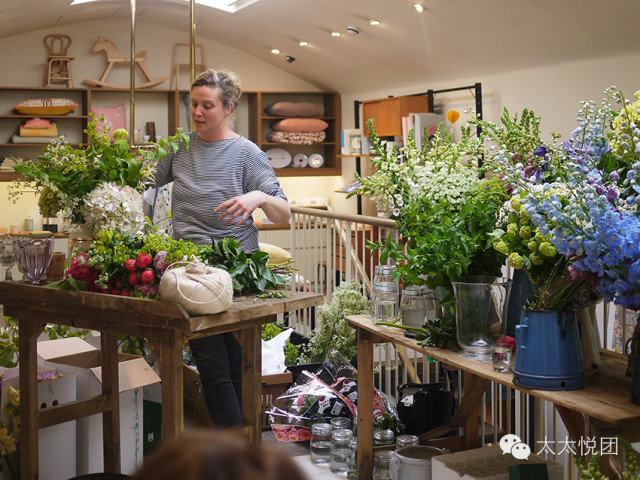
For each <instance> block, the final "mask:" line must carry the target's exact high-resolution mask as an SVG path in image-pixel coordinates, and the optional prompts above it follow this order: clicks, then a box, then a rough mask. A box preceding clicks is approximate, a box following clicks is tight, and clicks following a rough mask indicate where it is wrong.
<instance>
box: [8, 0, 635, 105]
mask: <svg viewBox="0 0 640 480" xmlns="http://www.w3.org/2000/svg"><path fill="white" fill-rule="evenodd" d="M418 1H421V3H423V5H424V6H425V11H424V12H423V13H421V14H419V13H417V12H416V11H415V10H414V9H413V8H412V7H411V3H412V2H411V0H314V1H311V0H260V1H258V2H256V3H253V4H252V5H249V6H248V7H246V8H244V9H242V10H240V11H239V12H236V13H234V14H231V13H226V12H222V11H220V10H214V9H211V8H208V7H203V6H197V8H196V23H197V29H196V35H197V37H202V38H207V39H210V40H213V41H216V42H220V43H223V44H226V45H229V46H231V47H234V48H237V49H239V50H242V51H244V52H246V53H248V54H250V55H253V56H255V57H257V58H260V59H261V60H264V61H266V62H269V63H272V64H274V65H275V66H277V67H279V68H282V69H284V70H286V71H288V72H290V73H291V74H293V75H295V76H297V77H300V78H302V79H303V80H306V81H308V82H309V83H311V84H313V85H316V86H317V87H318V88H321V89H328V90H337V91H339V92H341V93H343V94H347V93H357V92H361V91H369V90H381V89H385V88H389V86H395V87H402V86H409V85H416V84H426V83H436V82H443V81H447V80H450V79H457V78H464V77H469V76H472V77H474V78H479V77H480V76H482V75H485V74H494V73H500V72H504V71H507V70H512V69H522V68H527V67H535V66H541V65H545V64H555V63H562V62H568V61H572V60H580V59H587V58H591V57H600V56H614V55H619V54H624V53H629V52H637V51H638V50H639V46H638V45H639V43H638V33H637V32H638V28H639V25H640V0H606V1H605V0H535V1H531V0H528V1H526V0H418ZM69 3H70V0H2V1H0V38H3V37H8V36H12V35H15V34H19V33H22V32H26V31H32V30H39V29H43V28H48V27H54V26H63V25H68V24H73V23H76V22H82V21H87V20H99V19H103V18H122V19H129V18H130V2H129V1H128V0H102V1H100V2H96V3H85V4H81V5H75V6H73V7H72V6H70V5H69ZM188 12H189V10H188V4H187V3H186V2H180V1H179V0H138V1H137V10H136V19H137V20H138V21H144V22H149V23H155V24H160V25H165V26H168V27H172V28H176V29H179V30H183V31H184V32H185V33H187V32H188V31H189V20H188V18H189V15H188ZM371 18H375V19H378V20H380V21H381V22H382V23H381V25H379V26H377V27H373V26H371V25H369V19H371ZM349 25H354V26H356V27H358V28H359V30H360V34H358V35H349V34H347V32H346V31H347V26H349ZM331 30H337V31H340V32H341V33H342V37H340V38H333V37H331V36H330V32H331ZM300 40H307V41H308V42H309V43H310V45H309V46H308V47H300V46H299V45H298V42H299V41H300ZM274 47H276V48H279V49H280V50H281V51H282V54H281V55H277V56H276V55H273V54H272V53H270V49H271V48H274ZM286 55H290V56H292V57H295V59H296V61H295V62H293V63H287V62H286V61H285V58H284V57H285V56H286ZM630 68H635V69H638V66H637V65H630ZM577 81H578V80H577Z"/></svg>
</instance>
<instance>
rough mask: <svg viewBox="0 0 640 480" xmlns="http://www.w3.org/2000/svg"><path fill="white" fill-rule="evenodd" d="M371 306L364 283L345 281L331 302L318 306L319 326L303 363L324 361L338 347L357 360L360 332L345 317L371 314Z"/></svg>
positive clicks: (302, 357)
mask: <svg viewBox="0 0 640 480" xmlns="http://www.w3.org/2000/svg"><path fill="white" fill-rule="evenodd" d="M370 308H371V304H370V302H369V299H368V298H367V297H366V296H364V295H363V294H362V285H361V284H360V283H358V282H353V281H352V282H343V283H341V284H340V285H339V286H338V288H336V290H335V291H334V292H333V296H332V297H331V303H328V304H327V303H325V304H323V305H320V306H319V307H318V308H317V309H316V314H317V320H316V328H315V329H314V330H313V332H312V333H311V337H310V339H309V343H308V344H307V345H306V346H305V347H304V349H303V352H302V354H301V355H300V359H299V363H317V362H322V361H324V359H325V357H326V356H327V355H328V354H329V353H330V352H331V351H332V350H337V351H338V352H340V353H341V354H342V355H343V356H344V357H345V358H346V359H348V360H351V359H353V358H354V357H355V355H356V352H357V345H356V334H355V330H354V329H353V328H351V327H349V325H348V324H347V321H346V320H345V319H344V317H346V316H348V315H364V314H367V313H369V311H370Z"/></svg>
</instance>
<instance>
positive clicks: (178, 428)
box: [0, 282, 324, 480]
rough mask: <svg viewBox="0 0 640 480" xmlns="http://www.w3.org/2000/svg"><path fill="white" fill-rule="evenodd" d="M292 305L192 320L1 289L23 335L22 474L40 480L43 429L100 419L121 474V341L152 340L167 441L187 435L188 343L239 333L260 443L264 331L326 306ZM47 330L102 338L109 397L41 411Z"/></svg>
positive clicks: (254, 304) (164, 310)
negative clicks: (40, 357)
mask: <svg viewBox="0 0 640 480" xmlns="http://www.w3.org/2000/svg"><path fill="white" fill-rule="evenodd" d="M287 293H290V294H291V296H290V297H287V298H268V299H260V298H256V297H247V298H244V297H243V298H241V299H238V300H237V301H234V303H233V304H232V305H231V308H229V310H227V311H225V312H221V313H218V314H215V315H207V316H197V317H192V316H190V315H189V314H188V313H187V312H186V311H185V310H184V309H183V308H182V307H180V306H179V305H177V304H174V303H170V302H163V301H158V300H145V299H140V298H130V297H121V296H115V295H105V294H99V293H89V292H80V291H68V290H57V289H53V288H46V286H34V285H30V284H27V283H24V282H16V283H7V282H0V304H2V305H3V307H4V314H5V315H9V316H13V317H17V318H18V319H19V329H20V345H19V346H20V354H19V361H20V411H21V430H20V467H21V478H22V479H29V480H31V479H37V478H38V429H39V428H44V427H47V426H50V425H56V424H58V423H63V422H66V421H69V420H74V419H77V418H81V417H84V416H89V415H93V414H95V413H102V414H103V432H104V466H105V471H106V472H114V473H119V472H120V430H119V429H120V427H119V425H120V424H119V394H118V391H119V390H118V335H129V336H136V337H144V338H146V339H147V340H148V341H149V342H150V344H151V347H152V349H153V350H154V353H155V359H156V362H157V363H158V365H159V367H160V376H161V378H162V436H163V438H171V437H174V436H176V435H178V434H179V433H180V432H182V429H183V421H184V420H183V398H182V391H183V390H182V350H183V347H184V342H185V341H186V340H189V339H192V338H199V337H204V336H208V335H213V334H219V333H225V332H234V334H236V336H237V337H238V340H239V342H240V345H241V346H242V420H243V424H242V426H241V427H240V429H241V430H243V431H244V433H246V434H247V435H248V437H249V440H250V441H252V442H255V443H258V442H260V441H261V415H262V411H261V389H262V380H261V371H262V357H261V332H260V326H261V325H262V324H264V323H269V322H273V321H275V320H276V316H277V314H281V313H286V312H292V311H295V310H300V309H304V308H308V307H313V306H315V305H319V304H321V303H323V302H324V296H323V295H322V294H318V293H307V292H287ZM47 323H54V324H58V325H69V326H72V327H76V328H80V329H91V330H97V331H100V332H101V339H100V341H101V352H102V367H103V382H102V395H97V396H95V397H92V398H90V399H82V400H78V401H76V402H72V403H67V404H64V405H59V406H56V407H52V408H48V409H46V410H44V411H38V399H37V390H36V380H37V378H36V377H37V365H36V362H37V358H36V356H37V346H36V342H37V339H38V337H39V335H40V334H41V333H42V331H43V329H44V327H45V325H46V324H47Z"/></svg>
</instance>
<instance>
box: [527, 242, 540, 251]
mask: <svg viewBox="0 0 640 480" xmlns="http://www.w3.org/2000/svg"><path fill="white" fill-rule="evenodd" d="M539 245H540V244H539V243H538V242H536V241H535V240H531V241H530V242H528V243H527V248H528V249H529V250H531V251H532V252H537V251H538V246H539Z"/></svg>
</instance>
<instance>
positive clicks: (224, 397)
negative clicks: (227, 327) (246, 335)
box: [189, 333, 242, 428]
mask: <svg viewBox="0 0 640 480" xmlns="http://www.w3.org/2000/svg"><path fill="white" fill-rule="evenodd" d="M189 346H190V347H191V353H192V354H193V359H194V360H195V362H196V366H197V367H198V372H199V373H200V379H201V381H202V388H203V391H204V399H205V402H206V404H207V409H208V410H209V415H210V416H211V420H212V422H213V425H214V426H216V427H221V428H228V427H233V426H235V425H239V424H240V423H241V421H242V414H241V408H240V406H241V405H242V349H241V347H240V344H239V343H238V341H237V340H236V338H235V337H234V335H233V334H232V333H223V334H220V335H212V336H210V337H204V338H198V339H195V340H189Z"/></svg>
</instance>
